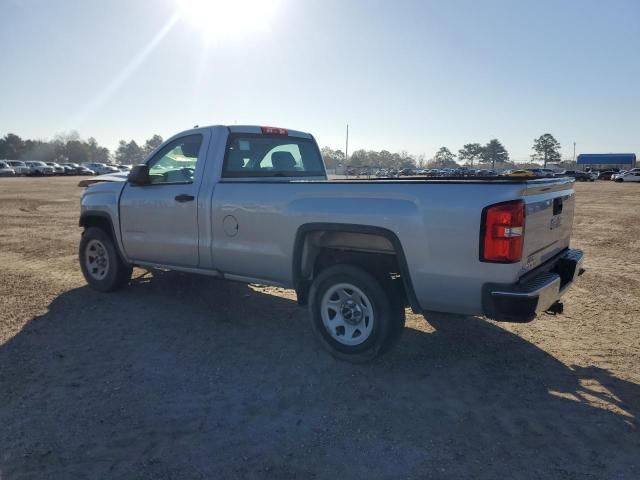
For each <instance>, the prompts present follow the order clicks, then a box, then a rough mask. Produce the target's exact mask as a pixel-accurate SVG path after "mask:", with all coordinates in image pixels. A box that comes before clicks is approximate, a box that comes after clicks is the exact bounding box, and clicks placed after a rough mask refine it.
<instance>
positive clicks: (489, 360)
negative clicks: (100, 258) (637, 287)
mask: <svg viewBox="0 0 640 480" xmlns="http://www.w3.org/2000/svg"><path fill="white" fill-rule="evenodd" d="M428 320H429V323H430V324H431V325H432V326H433V328H434V329H435V330H434V331H433V332H430V333H426V332H423V331H419V330H416V329H411V328H408V329H406V331H405V332H404V334H403V337H402V338H401V340H400V342H399V343H398V345H397V346H396V348H395V349H394V350H393V351H392V352H390V353H389V354H388V355H386V356H385V357H383V358H382V359H380V360H379V361H376V362H373V363H371V364H368V365H350V364H346V363H342V362H338V361H336V360H334V359H332V358H331V357H330V356H329V355H327V354H326V353H325V352H324V351H322V350H321V349H320V348H319V347H318V346H317V344H316V343H315V341H314V339H313V338H312V334H311V332H310V329H309V328H308V325H307V315H306V310H304V309H302V308H300V307H298V306H297V305H296V304H295V301H294V300H292V299H288V298H284V297H281V296H272V295H267V294H264V293H261V292H259V291H256V290H255V289H253V288H252V287H250V286H245V285H241V284H234V283H230V282H220V281H216V280H214V279H209V278H202V277H193V276H190V275H183V274H175V273H167V274H160V273H156V274H154V275H153V276H152V277H150V276H144V277H139V278H137V279H135V280H134V281H133V282H132V285H131V286H130V287H129V288H128V289H126V290H124V291H121V292H118V293H114V294H109V295H104V294H99V293H97V292H94V291H92V290H90V289H88V288H87V287H82V288H78V289H75V290H71V291H68V292H65V293H63V294H62V295H60V296H59V297H58V298H56V299H55V300H54V301H53V302H52V303H51V305H50V306H49V310H48V312H47V313H45V314H44V315H42V316H39V317H36V318H34V319H33V320H32V321H30V322H29V323H28V324H27V325H26V326H25V327H24V328H23V330H22V331H20V332H19V333H18V334H16V335H15V336H14V337H13V338H12V339H11V340H9V341H8V342H7V343H5V344H4V345H2V346H0V366H1V370H0V400H1V404H0V405H1V406H0V425H2V428H0V452H1V453H0V477H3V478H4V476H6V478H17V477H21V476H24V477H32V476H33V477H51V478H71V477H75V476H78V477H89V478H97V477H100V478H101V477H105V476H106V477H125V478H132V477H136V478H138V477H142V476H144V477H149V478H173V477H175V478H214V477H216V478H237V477H250V478H251V477H253V478H264V477H272V478H308V477H319V478H389V477H403V478H406V477H422V478H470V477H473V478H502V477H505V478H506V477H509V478H541V477H546V478H556V477H557V478H612V477H616V478H634V477H636V476H637V474H638V468H639V467H638V458H640V457H639V456H638V454H639V453H640V440H639V438H638V429H637V427H638V423H637V422H638V414H639V413H640V403H639V399H640V386H639V385H637V384H635V383H632V382H629V381H624V380H621V379H618V378H616V377H615V376H614V375H612V374H611V373H610V372H608V371H606V370H603V369H601V368H597V367H594V366H590V367H578V366H567V365H565V364H563V363H561V362H559V361H558V360H556V359H555V358H554V357H553V356H552V355H549V354H548V353H547V352H545V351H543V350H541V349H540V348H538V347H536V346H535V345H533V344H531V343H529V342H527V341H525V340H523V339H522V338H520V337H518V336H517V335H514V334H512V333H510V332H508V331H506V330H504V329H502V328H500V327H499V326H496V325H494V324H492V323H490V322H487V321H484V320H482V319H478V318H473V317H459V316H450V315H433V316H430V317H429V319H428ZM3 473H4V476H3V475H2V474H3Z"/></svg>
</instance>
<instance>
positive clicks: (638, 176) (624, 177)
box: [611, 171, 640, 182]
mask: <svg viewBox="0 0 640 480" xmlns="http://www.w3.org/2000/svg"><path fill="white" fill-rule="evenodd" d="M611 178H612V179H613V181H615V182H640V171H636V172H626V173H619V174H618V175H616V176H615V178H613V177H611Z"/></svg>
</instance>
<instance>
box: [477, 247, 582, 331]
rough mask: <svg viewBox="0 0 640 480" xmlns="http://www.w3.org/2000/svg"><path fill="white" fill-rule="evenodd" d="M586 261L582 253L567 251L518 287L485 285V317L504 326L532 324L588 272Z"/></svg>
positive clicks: (525, 277) (528, 276) (528, 277)
mask: <svg viewBox="0 0 640 480" xmlns="http://www.w3.org/2000/svg"><path fill="white" fill-rule="evenodd" d="M583 258H584V254H583V253H582V251H581V250H577V249H567V250H565V251H564V252H562V253H561V254H560V255H559V256H557V257H555V258H554V259H552V260H551V261H550V262H547V263H546V264H544V265H543V266H541V267H539V268H537V269H535V270H534V271H532V272H528V273H527V274H526V275H525V276H523V277H522V278H521V279H520V281H519V282H517V283H515V284H485V285H484V287H483V292H482V307H483V310H484V314H485V316H486V317H488V318H491V319H492V320H498V321H504V322H530V321H531V320H533V319H534V318H535V317H536V316H537V315H538V314H540V313H542V312H544V311H546V310H548V309H549V307H551V306H552V305H553V304H554V303H556V302H557V301H558V300H559V299H560V297H561V296H562V295H563V294H564V292H566V291H567V289H568V288H569V287H570V286H571V285H572V284H573V282H574V280H575V279H576V277H577V276H578V275H580V274H582V272H584V270H583V268H582V261H583Z"/></svg>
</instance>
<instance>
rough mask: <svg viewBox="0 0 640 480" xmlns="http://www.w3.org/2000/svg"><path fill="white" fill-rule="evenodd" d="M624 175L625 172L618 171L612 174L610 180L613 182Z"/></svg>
mask: <svg viewBox="0 0 640 480" xmlns="http://www.w3.org/2000/svg"><path fill="white" fill-rule="evenodd" d="M625 173H627V171H626V170H620V171H619V172H618V173H614V174H613V175H611V180H613V181H614V182H615V181H616V180H617V179H618V178H619V177H621V176H622V175H624V174H625Z"/></svg>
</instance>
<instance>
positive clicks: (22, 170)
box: [4, 160, 31, 175]
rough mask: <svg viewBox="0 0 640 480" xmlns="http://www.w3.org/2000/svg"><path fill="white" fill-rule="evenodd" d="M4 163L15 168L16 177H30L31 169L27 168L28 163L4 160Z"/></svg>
mask: <svg viewBox="0 0 640 480" xmlns="http://www.w3.org/2000/svg"><path fill="white" fill-rule="evenodd" d="M4 162H5V163H6V164H7V165H9V167H11V168H13V170H14V171H15V172H16V175H29V174H30V173H31V167H29V166H27V164H26V163H24V162H21V161H20V160H4Z"/></svg>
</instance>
